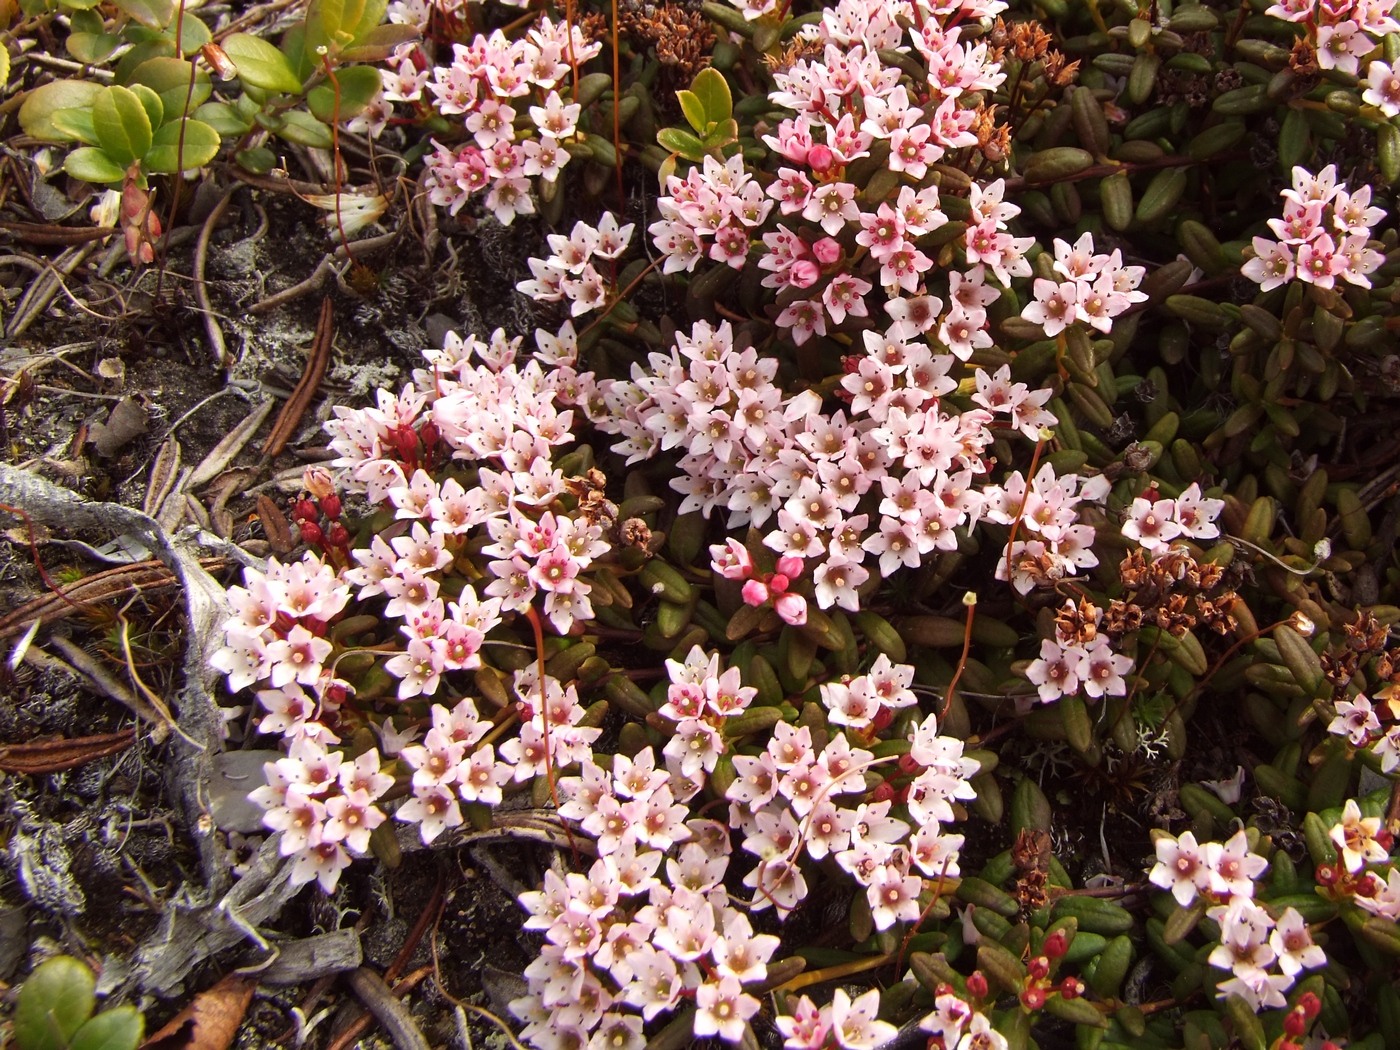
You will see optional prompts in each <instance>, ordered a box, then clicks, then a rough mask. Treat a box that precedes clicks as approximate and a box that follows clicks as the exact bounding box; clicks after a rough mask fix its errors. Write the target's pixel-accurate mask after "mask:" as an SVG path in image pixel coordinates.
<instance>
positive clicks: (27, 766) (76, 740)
mask: <svg viewBox="0 0 1400 1050" xmlns="http://www.w3.org/2000/svg"><path fill="white" fill-rule="evenodd" d="M134 743H136V730H135V729H123V730H120V731H118V732H116V733H99V734H97V735H95V736H82V737H72V738H68V739H63V740H40V741H37V742H36V743H33V744H13V745H0V770H4V771H5V772H6V773H23V774H25V775H27V776H41V775H43V774H45V773H61V772H63V771H64V770H65V769H76V768H77V767H78V766H81V765H84V764H86V763H88V762H92V761H94V760H96V759H99V758H106V757H107V756H108V755H115V754H119V753H120V752H122V751H125V750H126V749H127V748H129V747H130V746H131V745H132V744H134Z"/></svg>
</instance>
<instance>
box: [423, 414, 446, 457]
mask: <svg viewBox="0 0 1400 1050" xmlns="http://www.w3.org/2000/svg"><path fill="white" fill-rule="evenodd" d="M418 436H419V437H421V438H422V439H423V449H424V451H426V452H427V453H428V455H432V453H433V449H435V448H437V445H438V442H439V441H441V440H442V431H440V430H438V425H437V424H436V423H434V422H433V421H432V420H431V419H430V420H428V421H427V422H426V423H424V424H423V425H422V426H421V427H419V428H418Z"/></svg>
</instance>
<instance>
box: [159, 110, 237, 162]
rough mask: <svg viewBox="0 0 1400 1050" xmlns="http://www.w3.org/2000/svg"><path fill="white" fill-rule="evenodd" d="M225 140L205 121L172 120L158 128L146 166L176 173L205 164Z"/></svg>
mask: <svg viewBox="0 0 1400 1050" xmlns="http://www.w3.org/2000/svg"><path fill="white" fill-rule="evenodd" d="M182 127H183V129H184V134H183V136H182V135H181V128H182ZM222 142H223V140H222V139H220V138H219V133H218V132H217V131H215V130H214V129H213V128H211V127H210V126H209V125H208V124H205V123H204V122H203V121H199V120H194V119H193V118H189V117H187V118H185V119H184V120H173V121H171V122H170V123H169V124H164V125H162V126H161V127H159V128H157V129H156V134H155V142H154V144H153V145H152V146H151V149H150V151H149V152H148V153H147V154H146V157H145V166H146V170H147V171H151V172H160V173H163V174H172V175H173V174H174V173H175V172H178V171H191V170H193V169H195V168H202V167H204V165H206V164H208V163H209V162H210V161H211V160H213V159H214V155H215V154H216V153H218V152H219V146H220V145H221V144H222Z"/></svg>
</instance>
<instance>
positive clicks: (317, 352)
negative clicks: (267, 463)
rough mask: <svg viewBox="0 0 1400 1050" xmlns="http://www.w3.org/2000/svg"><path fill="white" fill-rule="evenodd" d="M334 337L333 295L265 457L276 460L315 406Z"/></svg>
mask: <svg viewBox="0 0 1400 1050" xmlns="http://www.w3.org/2000/svg"><path fill="white" fill-rule="evenodd" d="M334 340H335V311H334V308H333V307H332V305H331V298H330V296H326V297H325V298H324V299H322V300H321V314H320V316H319V317H318V318H317V320H316V336H315V339H314V340H313V341H312V343H311V354H310V357H309V358H308V359H307V362H306V371H305V372H304V373H303V374H302V377H301V382H299V383H297V385H296V389H295V390H293V391H292V396H291V397H289V398H288V399H287V403H286V404H285V405H283V406H282V411H281V412H280V413H279V414H278V416H277V422H276V423H274V424H273V426H272V433H271V434H269V435H268V436H267V441H265V442H264V443H263V448H262V453H263V457H264V458H266V459H272V458H274V457H275V456H277V455H279V454H280V453H281V452H282V450H283V449H285V448H286V447H287V443H288V442H289V441H291V439H292V436H293V435H294V434H295V433H296V431H297V427H299V426H300V425H301V417H302V416H304V415H305V414H306V410H307V409H308V408H309V407H310V406H311V402H312V400H313V399H314V398H315V397H316V391H317V390H318V389H320V386H321V380H322V379H324V378H325V376H326V368H327V367H328V366H329V365H330V360H331V344H332V342H334Z"/></svg>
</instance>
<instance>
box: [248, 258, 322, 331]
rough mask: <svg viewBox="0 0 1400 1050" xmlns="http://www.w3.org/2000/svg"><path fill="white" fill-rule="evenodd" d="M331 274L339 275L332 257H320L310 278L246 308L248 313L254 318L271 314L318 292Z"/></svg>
mask: <svg viewBox="0 0 1400 1050" xmlns="http://www.w3.org/2000/svg"><path fill="white" fill-rule="evenodd" d="M331 274H337V276H338V275H339V274H338V271H337V270H336V268H335V264H334V261H333V256H331V255H330V254H326V255H324V256H322V257H321V261H320V262H319V263H317V264H316V269H314V270H312V271H311V276H310V277H308V278H307V279H306V280H304V281H301V282H300V283H298V284H294V285H292V286H291V287H290V288H284V289H282V291H280V292H278V293H277V294H276V295H270V296H268V297H267V298H266V299H263V300H261V301H260V302H256V303H254V304H253V305H252V306H250V307H248V312H249V313H250V314H253V315H254V316H257V315H259V314H266V313H271V312H272V311H273V310H275V309H277V308H278V307H279V306H284V305H286V304H287V303H291V302H295V301H296V300H298V299H300V298H301V297H302V296H304V295H310V294H311V293H312V292H314V291H318V290H319V289H320V287H321V285H323V284H325V283H326V278H328V277H330V276H331Z"/></svg>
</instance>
